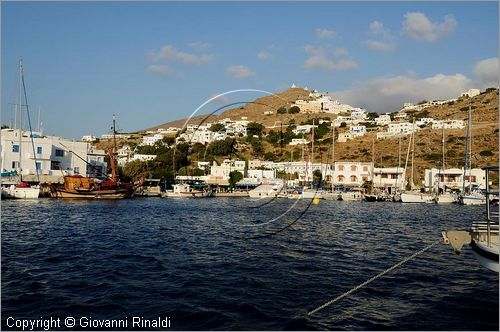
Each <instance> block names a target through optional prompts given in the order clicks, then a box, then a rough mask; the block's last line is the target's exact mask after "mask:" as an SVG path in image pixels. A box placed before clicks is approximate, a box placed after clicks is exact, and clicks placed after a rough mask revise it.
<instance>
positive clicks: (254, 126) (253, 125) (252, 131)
mask: <svg viewBox="0 0 500 332" xmlns="http://www.w3.org/2000/svg"><path fill="white" fill-rule="evenodd" d="M263 131H264V126H263V125H261V124H260V123H258V122H250V123H249V124H248V125H247V135H248V136H254V135H256V136H259V137H261V136H262V132H263Z"/></svg>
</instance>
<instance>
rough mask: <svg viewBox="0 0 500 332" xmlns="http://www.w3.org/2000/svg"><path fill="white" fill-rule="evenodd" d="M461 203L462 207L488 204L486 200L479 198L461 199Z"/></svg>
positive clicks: (466, 197)
mask: <svg viewBox="0 0 500 332" xmlns="http://www.w3.org/2000/svg"><path fill="white" fill-rule="evenodd" d="M459 203H460V204H462V205H482V204H486V198H484V197H479V196H463V197H460V200H459Z"/></svg>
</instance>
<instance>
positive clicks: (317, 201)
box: [313, 197, 319, 205]
mask: <svg viewBox="0 0 500 332" xmlns="http://www.w3.org/2000/svg"><path fill="white" fill-rule="evenodd" d="M313 204H314V205H318V204H319V198H318V197H314V198H313Z"/></svg>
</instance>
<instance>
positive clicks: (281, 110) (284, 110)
mask: <svg viewBox="0 0 500 332" xmlns="http://www.w3.org/2000/svg"><path fill="white" fill-rule="evenodd" d="M276 113H277V114H286V108H285V107H283V106H281V107H280V108H278V110H277V111H276Z"/></svg>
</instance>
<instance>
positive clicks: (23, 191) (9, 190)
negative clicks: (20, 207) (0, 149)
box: [1, 59, 40, 199]
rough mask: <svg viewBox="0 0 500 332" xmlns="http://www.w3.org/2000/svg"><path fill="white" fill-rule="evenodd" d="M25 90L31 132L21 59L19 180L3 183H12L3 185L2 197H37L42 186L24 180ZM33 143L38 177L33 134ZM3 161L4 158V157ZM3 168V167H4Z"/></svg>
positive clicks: (31, 136) (27, 111)
mask: <svg viewBox="0 0 500 332" xmlns="http://www.w3.org/2000/svg"><path fill="white" fill-rule="evenodd" d="M23 91H24V99H25V100H26V113H27V115H28V122H29V123H30V132H31V121H30V118H29V109H28V102H27V98H26V86H25V84H24V70H23V61H22V59H20V60H19V148H18V150H19V151H18V152H19V172H18V173H19V182H18V183H15V182H11V183H2V185H6V184H10V185H9V186H4V187H2V190H1V197H2V198H15V199H37V198H38V196H39V195H40V187H39V186H30V185H29V184H27V183H25V182H23V174H22V146H23V145H22V143H23V141H22V139H23V130H22V128H23V116H22V114H23ZM30 138H31V143H32V144H31V145H32V146H33V156H34V158H35V161H34V162H35V169H36V173H37V177H38V168H37V167H36V154H35V152H34V149H35V147H34V144H33V135H30ZM2 161H3V158H2ZM2 169H3V167H2Z"/></svg>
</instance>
